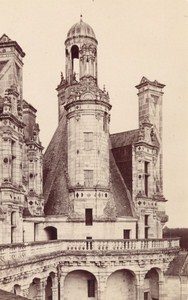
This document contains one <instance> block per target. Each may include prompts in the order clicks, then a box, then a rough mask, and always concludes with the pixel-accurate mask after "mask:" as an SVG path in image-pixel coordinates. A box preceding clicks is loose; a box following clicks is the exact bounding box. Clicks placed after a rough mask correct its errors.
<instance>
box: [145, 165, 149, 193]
mask: <svg viewBox="0 0 188 300" xmlns="http://www.w3.org/2000/svg"><path fill="white" fill-rule="evenodd" d="M144 173H145V195H146V196H148V182H149V162H148V161H145V162H144Z"/></svg>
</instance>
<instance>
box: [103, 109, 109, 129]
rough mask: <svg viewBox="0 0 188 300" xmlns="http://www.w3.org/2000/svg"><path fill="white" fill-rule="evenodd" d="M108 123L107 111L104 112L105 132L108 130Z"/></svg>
mask: <svg viewBox="0 0 188 300" xmlns="http://www.w3.org/2000/svg"><path fill="white" fill-rule="evenodd" d="M107 124H108V115H107V112H105V113H104V116H103V130H104V132H107V128H108V126H107Z"/></svg>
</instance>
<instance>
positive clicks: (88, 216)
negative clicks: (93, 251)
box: [85, 208, 93, 226]
mask: <svg viewBox="0 0 188 300" xmlns="http://www.w3.org/2000/svg"><path fill="white" fill-rule="evenodd" d="M85 225H87V226H90V225H93V210H92V208H86V210H85Z"/></svg>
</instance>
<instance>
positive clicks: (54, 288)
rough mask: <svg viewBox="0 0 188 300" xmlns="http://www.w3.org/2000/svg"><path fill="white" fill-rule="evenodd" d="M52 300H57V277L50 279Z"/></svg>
mask: <svg viewBox="0 0 188 300" xmlns="http://www.w3.org/2000/svg"><path fill="white" fill-rule="evenodd" d="M52 300H58V277H57V274H56V275H55V277H54V278H52Z"/></svg>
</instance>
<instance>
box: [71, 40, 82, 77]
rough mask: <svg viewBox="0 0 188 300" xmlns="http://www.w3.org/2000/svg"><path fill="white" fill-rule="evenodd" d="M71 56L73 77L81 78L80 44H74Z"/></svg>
mask: <svg viewBox="0 0 188 300" xmlns="http://www.w3.org/2000/svg"><path fill="white" fill-rule="evenodd" d="M71 57H72V79H73V78H74V77H75V79H76V80H77V81H78V80H79V73H80V70H79V49H78V46H76V45H74V46H72V48H71Z"/></svg>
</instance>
